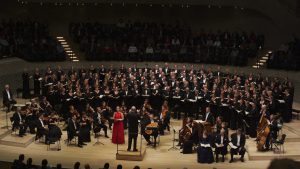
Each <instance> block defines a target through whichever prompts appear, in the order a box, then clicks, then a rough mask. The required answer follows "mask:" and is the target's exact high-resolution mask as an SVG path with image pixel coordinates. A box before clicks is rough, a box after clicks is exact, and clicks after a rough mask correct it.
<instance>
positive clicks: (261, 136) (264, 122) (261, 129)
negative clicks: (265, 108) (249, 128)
mask: <svg viewBox="0 0 300 169" xmlns="http://www.w3.org/2000/svg"><path fill="white" fill-rule="evenodd" d="M256 131H257V140H258V141H257V145H256V147H257V150H258V151H263V150H264V145H265V144H266V140H267V137H268V135H269V133H270V127H269V122H268V119H267V118H266V117H265V116H264V115H262V116H261V118H260V120H259V123H258V126H257V130H256Z"/></svg>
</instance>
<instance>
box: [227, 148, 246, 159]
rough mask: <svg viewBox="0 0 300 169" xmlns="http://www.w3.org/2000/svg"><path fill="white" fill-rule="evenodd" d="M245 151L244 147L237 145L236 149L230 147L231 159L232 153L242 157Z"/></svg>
mask: <svg viewBox="0 0 300 169" xmlns="http://www.w3.org/2000/svg"><path fill="white" fill-rule="evenodd" d="M245 153H246V149H245V148H244V147H238V148H237V149H233V148H231V149H230V154H231V159H233V155H237V154H239V155H240V156H241V158H244V155H245Z"/></svg>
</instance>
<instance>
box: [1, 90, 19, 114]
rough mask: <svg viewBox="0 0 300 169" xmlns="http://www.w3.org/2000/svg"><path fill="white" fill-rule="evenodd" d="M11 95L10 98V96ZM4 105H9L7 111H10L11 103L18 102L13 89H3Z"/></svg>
mask: <svg viewBox="0 0 300 169" xmlns="http://www.w3.org/2000/svg"><path fill="white" fill-rule="evenodd" d="M8 93H9V95H10V98H9V97H8V96H9V95H8ZM2 98H3V105H4V106H6V107H7V112H10V109H11V105H12V104H16V103H17V102H16V101H15V100H14V99H13V94H12V92H11V90H3V91H2Z"/></svg>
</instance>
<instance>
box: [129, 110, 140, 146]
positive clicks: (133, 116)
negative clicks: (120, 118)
mask: <svg viewBox="0 0 300 169" xmlns="http://www.w3.org/2000/svg"><path fill="white" fill-rule="evenodd" d="M138 120H139V116H138V114H137V113H136V112H129V113H128V114H127V121H128V148H127V150H129V151H130V150H131V144H132V140H133V150H134V151H135V150H137V148H136V143H137V137H138V132H139V131H138V130H139V128H138V127H139V122H138Z"/></svg>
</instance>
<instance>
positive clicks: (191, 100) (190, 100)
mask: <svg viewBox="0 0 300 169" xmlns="http://www.w3.org/2000/svg"><path fill="white" fill-rule="evenodd" d="M188 101H189V102H196V100H193V99H188Z"/></svg>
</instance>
